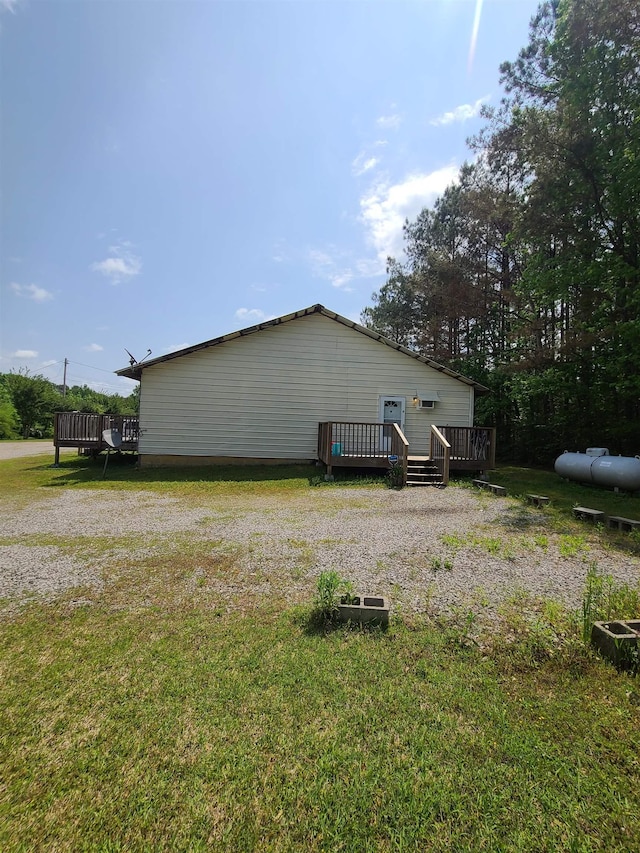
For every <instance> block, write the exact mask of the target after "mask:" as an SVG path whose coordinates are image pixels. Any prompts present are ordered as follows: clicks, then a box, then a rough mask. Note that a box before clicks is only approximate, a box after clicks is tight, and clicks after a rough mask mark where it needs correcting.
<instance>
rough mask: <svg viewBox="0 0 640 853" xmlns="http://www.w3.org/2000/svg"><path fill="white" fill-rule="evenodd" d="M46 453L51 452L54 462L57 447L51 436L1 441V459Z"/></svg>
mask: <svg viewBox="0 0 640 853" xmlns="http://www.w3.org/2000/svg"><path fill="white" fill-rule="evenodd" d="M65 452H68V451H65ZM74 452H75V451H74ZM45 453H49V454H51V463H52V464H53V459H54V455H55V447H54V446H53V442H52V441H51V439H50V438H48V439H43V440H42V441H0V459H18V458H19V457H20V456H42V455H43V454H45Z"/></svg>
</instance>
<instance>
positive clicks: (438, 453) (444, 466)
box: [429, 424, 451, 486]
mask: <svg viewBox="0 0 640 853" xmlns="http://www.w3.org/2000/svg"><path fill="white" fill-rule="evenodd" d="M430 451H431V452H430V454H429V456H430V457H431V461H432V462H433V464H434V465H435V466H436V467H437V469H438V471H439V472H440V476H441V477H442V482H443V484H444V485H445V486H446V485H448V483H449V462H450V458H451V445H450V444H449V442H448V441H447V439H446V438H445V437H444V436H443V434H442V433H441V432H440V430H439V429H438V427H437V426H434V424H431V447H430Z"/></svg>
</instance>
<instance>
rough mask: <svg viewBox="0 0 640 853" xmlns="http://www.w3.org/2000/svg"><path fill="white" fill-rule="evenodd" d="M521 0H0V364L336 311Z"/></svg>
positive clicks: (408, 203) (163, 347) (383, 243)
mask: <svg viewBox="0 0 640 853" xmlns="http://www.w3.org/2000/svg"><path fill="white" fill-rule="evenodd" d="M537 5H538V3H537V0H536V2H533V0H422V2H402V0H397V2H375V0H370V2H353V1H352V0H335V2H326V0H321V1H320V2H316V1H315V0H309V2H307V0H288V2H272V0H256V2H242V0H227V2H217V0H0V108H1V114H0V119H1V125H0V144H1V147H0V164H1V170H2V171H1V174H0V180H1V188H2V202H1V204H2V210H1V221H0V264H1V266H0V372H7V371H9V370H11V369H18V368H21V367H24V368H28V369H29V370H30V371H31V372H32V373H42V374H43V375H44V376H46V377H48V378H50V379H52V380H53V381H56V382H61V381H62V369H63V368H62V362H63V360H64V358H68V359H69V361H70V364H69V368H68V381H69V383H70V384H85V383H86V384H88V385H91V386H92V387H95V388H96V389H98V390H104V391H107V392H112V391H116V390H117V391H120V392H121V393H128V392H129V390H130V388H132V387H133V385H134V383H132V382H130V381H129V380H126V379H120V378H118V377H115V376H113V373H112V371H114V370H116V369H118V368H120V367H124V366H125V365H126V364H127V363H128V357H127V355H126V352H125V347H126V348H127V349H129V350H130V351H131V352H132V353H133V354H134V355H135V356H136V357H137V358H138V359H140V358H142V356H143V355H145V353H146V352H147V349H151V350H152V352H153V355H154V356H159V355H162V354H164V353H166V352H168V351H170V350H172V349H177V348H180V347H182V346H187V345H189V344H194V343H198V342H200V341H203V340H207V339H209V338H212V337H216V336H217V335H221V334H225V333H227V332H231V331H233V330H235V329H238V328H242V327H244V326H250V325H253V324H254V323H257V322H260V321H261V320H264V319H267V318H271V317H276V316H280V315H281V314H286V313H288V312H290V311H295V310H297V309H300V308H304V307H307V306H308V305H312V304H314V303H316V302H321V303H322V304H324V305H326V306H327V307H328V308H330V309H332V310H334V311H337V312H338V313H340V314H343V315H345V316H347V317H351V318H353V319H354V320H357V319H358V318H359V315H360V312H361V311H362V309H363V308H364V307H365V306H366V305H368V304H370V302H371V294H372V292H373V291H374V290H377V289H378V288H379V287H380V285H381V284H383V283H384V280H385V275H384V269H385V259H386V257H387V256H388V255H389V254H391V255H395V256H397V257H400V255H401V252H402V223H403V221H404V219H405V218H406V217H409V218H410V219H412V218H413V217H415V215H416V214H417V213H418V212H419V211H420V209H421V208H422V207H423V206H425V205H426V204H431V203H432V202H433V201H434V199H435V198H436V196H437V195H438V194H439V193H440V192H442V190H443V189H444V188H445V186H446V185H447V184H448V183H450V182H451V181H452V180H453V179H454V178H455V175H456V173H457V170H458V168H459V166H460V165H461V164H462V162H463V161H464V160H465V158H468V157H469V151H468V149H467V147H466V144H465V140H466V138H467V137H468V136H469V135H471V134H474V133H476V132H477V131H478V130H479V129H480V127H481V126H482V120H481V119H480V118H479V116H478V110H479V107H480V105H481V104H482V103H488V104H497V103H498V102H499V99H500V97H501V92H500V87H499V84H498V77H499V72H498V66H499V64H500V62H502V61H503V60H506V59H513V58H515V56H516V54H517V52H518V50H519V49H520V48H521V47H523V46H524V45H525V44H526V42H527V38H528V23H529V20H530V18H531V16H532V15H533V14H534V12H535V10H536V8H537Z"/></svg>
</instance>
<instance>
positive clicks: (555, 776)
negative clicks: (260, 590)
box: [0, 607, 640, 851]
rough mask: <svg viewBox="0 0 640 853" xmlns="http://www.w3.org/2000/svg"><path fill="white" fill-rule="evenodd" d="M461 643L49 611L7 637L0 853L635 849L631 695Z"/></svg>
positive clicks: (214, 618) (627, 682)
mask: <svg viewBox="0 0 640 853" xmlns="http://www.w3.org/2000/svg"><path fill="white" fill-rule="evenodd" d="M461 636H462V635H461V634H459V633H457V632H456V630H455V629H454V628H453V627H449V628H443V629H441V630H438V628H437V627H436V626H434V625H427V624H414V625H411V626H406V625H401V624H396V625H394V626H393V627H392V629H391V630H389V631H388V632H386V633H377V632H373V633H365V632H359V631H355V632H344V631H336V632H333V633H328V634H326V635H323V634H321V633H314V632H313V631H310V630H308V628H307V627H306V622H305V620H304V618H303V617H302V616H301V614H300V613H295V612H288V613H284V614H282V615H278V614H274V613H272V612H269V611H268V610H260V609H258V610H256V611H254V612H252V613H251V614H246V615H245V616H244V617H238V616H235V617H225V616H220V615H216V614H213V613H211V612H206V611H205V612H202V611H200V610H197V609H186V610H185V609H183V610H177V611H176V610H167V611H163V610H162V609H158V608H155V609H149V610H146V611H144V612H137V613H132V612H125V611H119V612H113V611H111V610H109V609H103V608H100V607H92V608H84V609H79V610H75V611H73V612H71V611H69V610H66V609H65V608H56V607H49V608H37V607H34V608H32V609H30V610H29V611H28V612H26V613H24V614H23V615H22V616H21V617H20V618H18V619H16V620H15V621H13V622H11V623H9V624H6V625H4V626H3V632H2V660H3V677H2V680H1V682H0V706H1V707H2V709H3V712H2V719H1V731H2V735H1V741H0V743H1V748H2V756H1V757H2V766H3V772H2V778H3V783H2V806H1V812H0V827H1V828H0V848H1V849H2V850H4V851H8V850H36V849H37V850H52V849H56V850H100V849H102V850H206V849H216V850H218V849H220V850H233V851H238V850H269V849H273V850H353V851H360V850H398V849H400V850H402V849H405V850H472V851H476V850H484V849H486V850H527V851H530V850H549V851H557V850H585V851H586V850H600V849H608V850H626V851H631V850H638V849H640V758H639V756H640V721H639V709H638V706H637V705H634V704H633V703H632V702H631V701H630V698H629V696H628V695H627V694H628V693H629V692H630V691H634V692H633V693H632V694H631V696H632V697H636V698H637V692H635V691H637V685H636V684H635V682H634V681H633V680H632V679H630V678H629V677H625V676H620V675H618V674H617V673H616V671H615V670H614V669H613V668H612V667H610V666H608V665H605V664H603V663H602V662H599V661H598V660H596V659H595V658H593V657H591V656H589V655H587V654H585V653H580V652H576V651H575V650H574V651H573V652H572V653H571V655H568V654H565V655H564V656H563V657H562V659H553V658H552V659H549V660H546V661H543V662H539V663H537V664H536V663H535V662H534V661H530V662H529V663H528V664H526V665H524V664H523V663H522V660H524V659H519V658H518V657H517V656H514V655H513V654H512V653H511V652H510V653H508V654H506V655H505V653H500V652H499V651H494V652H490V653H487V650H486V649H484V650H482V651H481V650H480V649H479V648H476V647H475V646H471V647H468V646H467V645H465V644H464V643H462V642H460V641H459V640H460V638H461ZM514 660H520V665H519V666H517V667H515V668H514V666H513V662H514Z"/></svg>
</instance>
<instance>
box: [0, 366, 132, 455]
mask: <svg viewBox="0 0 640 853" xmlns="http://www.w3.org/2000/svg"><path fill="white" fill-rule="evenodd" d="M138 397H139V395H138V388H136V389H135V391H134V392H133V393H132V394H130V395H129V396H128V397H123V396H122V395H120V394H101V393H100V392H98V391H94V390H93V388H89V386H87V385H73V386H71V387H70V388H67V389H65V393H64V394H63V389H62V388H61V386H59V385H54V383H53V382H50V381H49V380H48V379H45V378H44V376H41V375H35V376H31V375H30V374H29V372H28V371H26V370H19V371H16V372H12V373H0V439H2V438H31V437H39V438H48V437H49V436H52V435H53V419H54V414H55V412H97V413H98V414H109V415H136V414H137V413H138Z"/></svg>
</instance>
